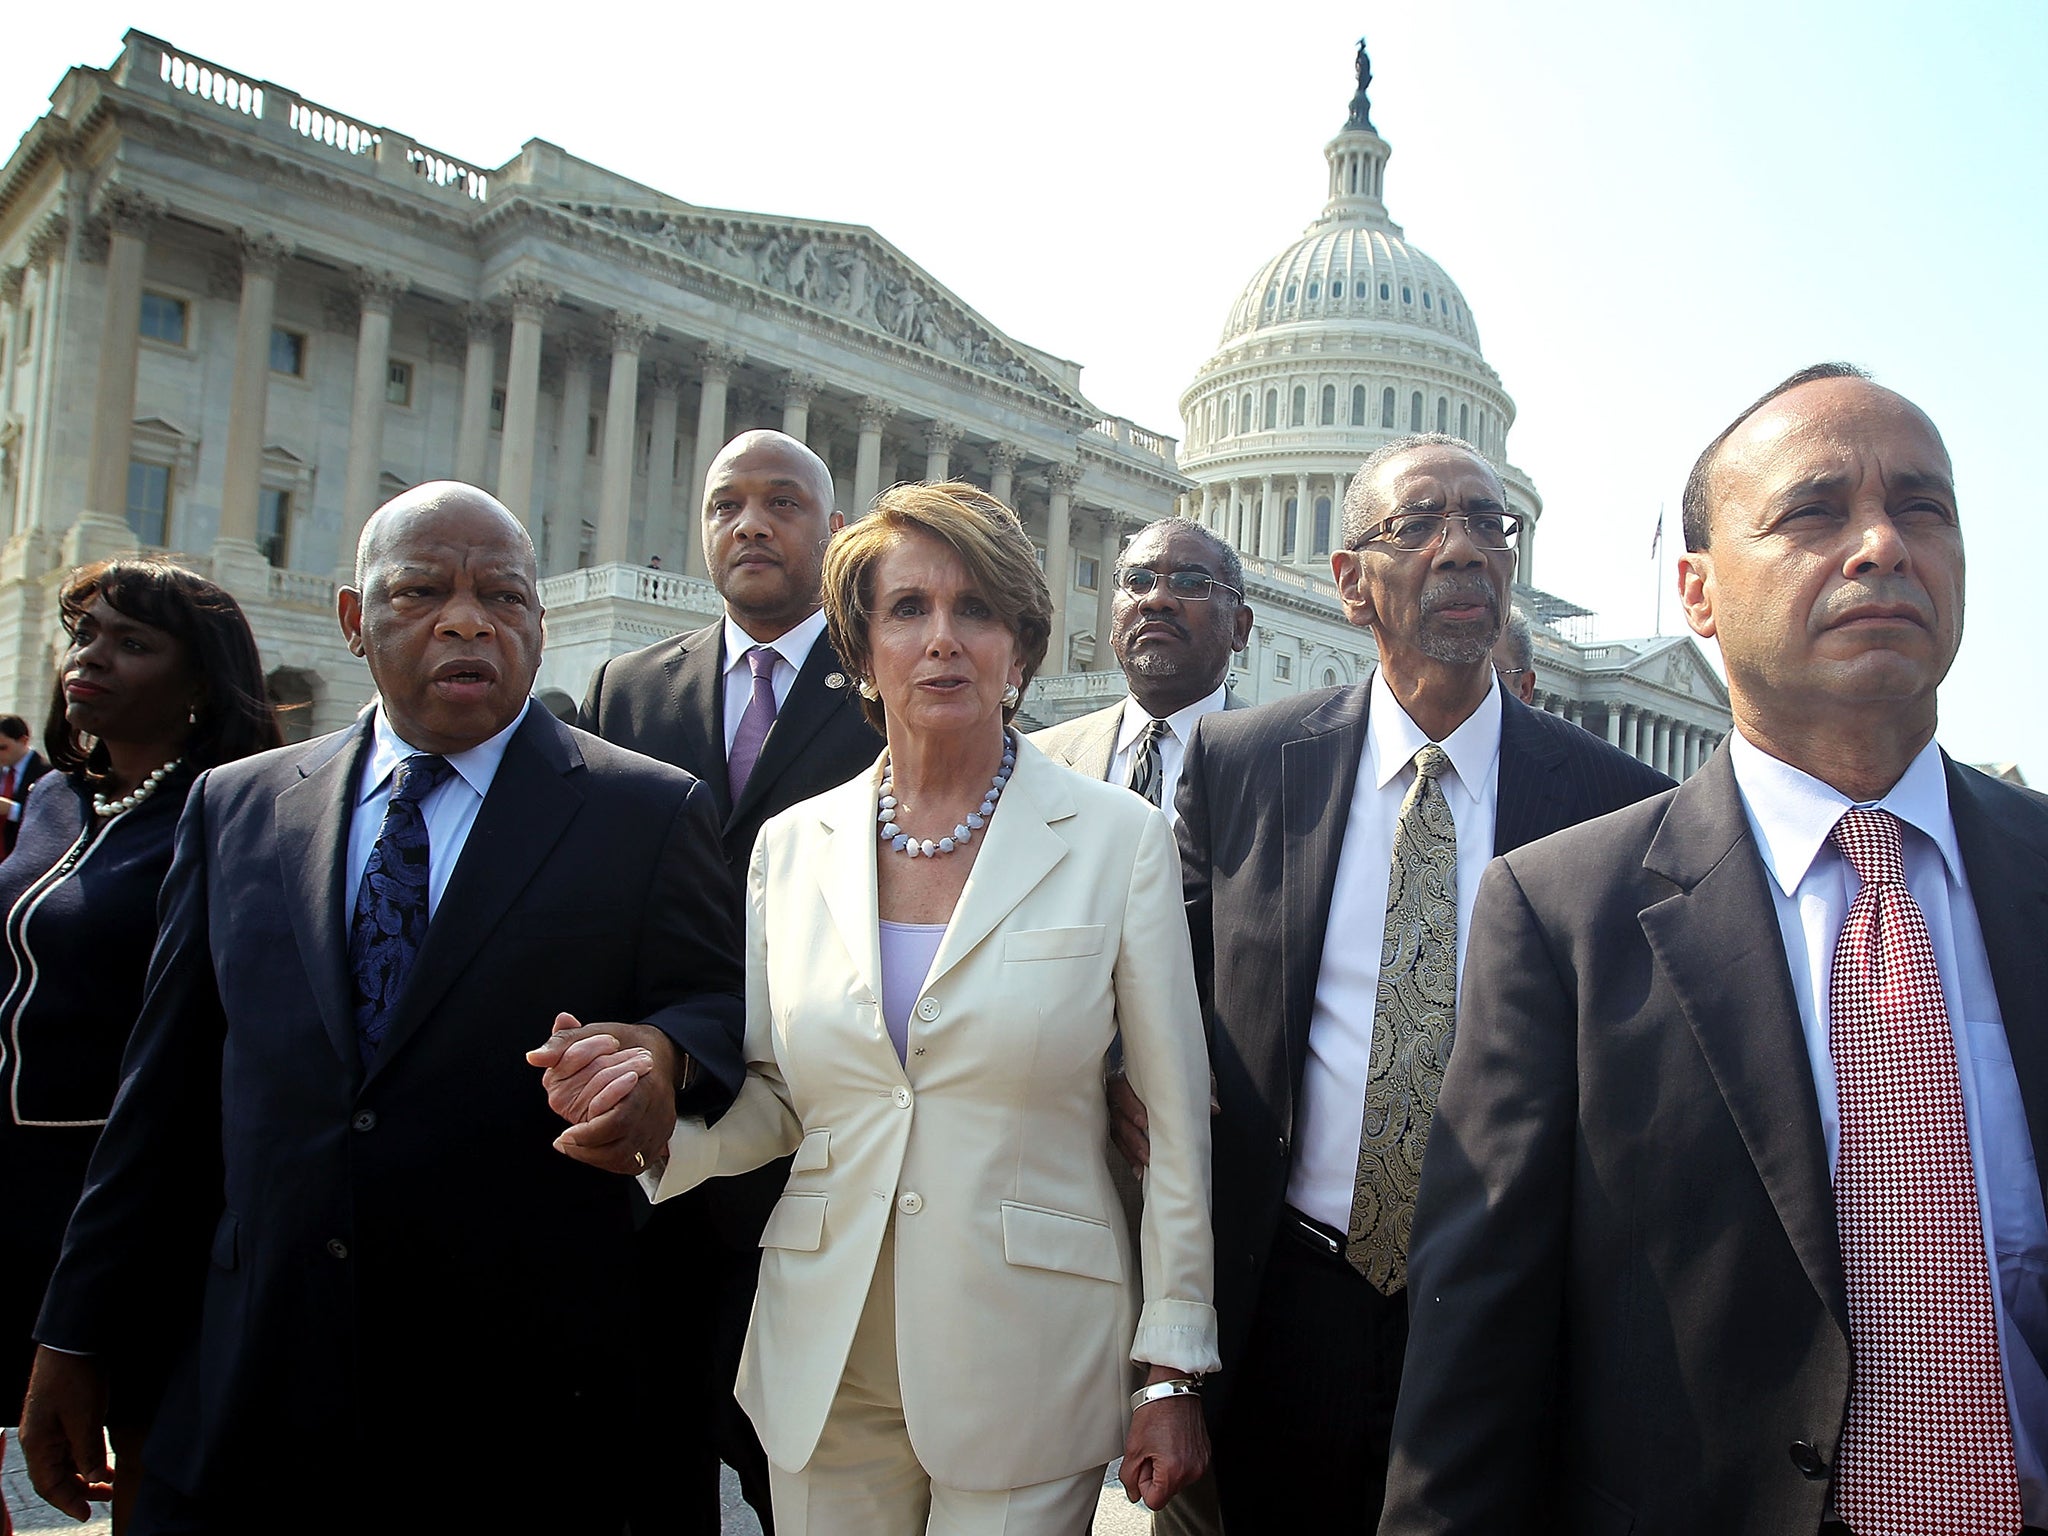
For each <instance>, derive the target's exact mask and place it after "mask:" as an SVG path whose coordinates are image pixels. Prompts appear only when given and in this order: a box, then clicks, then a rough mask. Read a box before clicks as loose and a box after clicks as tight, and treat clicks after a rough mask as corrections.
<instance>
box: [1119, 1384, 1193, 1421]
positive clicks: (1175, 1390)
mask: <svg viewBox="0 0 2048 1536" xmlns="http://www.w3.org/2000/svg"><path fill="white" fill-rule="evenodd" d="M1201 1395H1202V1384H1201V1382H1199V1381H1197V1380H1196V1379H1195V1378H1194V1377H1192V1376H1176V1377H1174V1378H1173V1379H1172V1380H1171V1381H1155V1382H1153V1383H1152V1385H1151V1386H1149V1387H1140V1388H1139V1389H1138V1390H1137V1391H1135V1392H1133V1393H1132V1394H1131V1412H1133V1413H1136V1412H1137V1411H1138V1410H1139V1409H1140V1408H1142V1407H1144V1406H1145V1405H1146V1404H1147V1403H1156V1402H1158V1401H1160V1400H1161V1399H1162V1398H1168V1397H1200V1396H1201Z"/></svg>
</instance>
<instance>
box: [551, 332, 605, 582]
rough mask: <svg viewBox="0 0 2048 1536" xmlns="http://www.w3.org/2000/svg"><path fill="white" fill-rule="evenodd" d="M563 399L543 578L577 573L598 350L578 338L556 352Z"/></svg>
mask: <svg viewBox="0 0 2048 1536" xmlns="http://www.w3.org/2000/svg"><path fill="white" fill-rule="evenodd" d="M558 353H559V361H560V363H561V368H562V397H561V400H560V402H559V404H558V407H557V415H556V417H555V492H554V494H553V495H552V496H550V497H549V498H548V507H547V518H546V533H545V536H544V538H543V540H542V548H541V552H540V570H541V574H542V575H543V576H559V575H560V574H561V573H562V572H564V571H573V570H575V569H576V556H577V554H578V553H579V550H580V547H581V545H582V543H583V527H582V524H583V472H584V469H585V467H586V466H587V464H588V462H589V459H590V363H591V359H592V358H593V357H595V356H596V355H597V349H596V347H595V346H593V345H592V343H591V341H590V338H589V337H587V336H581V335H578V334H576V333H574V332H571V333H570V334H569V335H567V336H564V337H563V338H562V342H561V346H560V348H559V349H558Z"/></svg>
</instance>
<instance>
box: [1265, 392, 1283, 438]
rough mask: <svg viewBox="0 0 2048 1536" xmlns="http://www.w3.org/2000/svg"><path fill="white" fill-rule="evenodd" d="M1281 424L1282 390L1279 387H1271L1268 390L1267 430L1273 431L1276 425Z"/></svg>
mask: <svg viewBox="0 0 2048 1536" xmlns="http://www.w3.org/2000/svg"><path fill="white" fill-rule="evenodd" d="M1279 425H1280V391H1279V390H1277V389H1269V390H1267V391H1266V422H1265V426H1266V430H1267V431H1268V432H1271V431H1272V430H1273V429H1274V428H1275V427H1277V426H1279Z"/></svg>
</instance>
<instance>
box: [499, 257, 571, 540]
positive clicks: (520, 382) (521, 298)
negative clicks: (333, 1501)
mask: <svg viewBox="0 0 2048 1536" xmlns="http://www.w3.org/2000/svg"><path fill="white" fill-rule="evenodd" d="M557 296H558V295H557V293H556V290H554V289H553V288H550V287H549V286H548V285H547V284H545V283H543V282H540V281H539V280H538V279H535V278H531V277H515V278H514V279H512V281H511V282H509V283H507V284H506V285H505V288H504V297H505V298H506V300H507V301H509V302H510V304H511V306H512V352H511V355H510V356H509V357H508V358H507V359H506V361H505V431H504V441H503V442H502V443H501V444H500V445H499V448H498V500H500V501H502V502H503V503H504V504H505V506H506V508H507V509H508V510H509V511H510V512H511V513H512V515H513V516H514V517H516V518H518V519H519V521H520V522H521V523H523V524H525V526H526V531H527V532H528V533H533V532H535V531H536V530H535V529H534V526H533V479H534V476H533V468H534V465H533V459H534V447H535V444H534V436H535V429H536V428H537V427H538V425H539V422H540V339H541V328H542V326H543V325H544V324H545V323H546V320H547V314H548V311H549V310H550V309H552V308H554V305H555V300H556V298H557ZM487 398H488V397H487ZM534 542H535V543H539V540H538V539H536V540H535V541H534Z"/></svg>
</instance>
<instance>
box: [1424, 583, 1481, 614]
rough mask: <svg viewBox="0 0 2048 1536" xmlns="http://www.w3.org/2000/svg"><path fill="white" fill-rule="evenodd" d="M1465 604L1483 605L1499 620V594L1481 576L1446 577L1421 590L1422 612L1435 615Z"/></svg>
mask: <svg viewBox="0 0 2048 1536" xmlns="http://www.w3.org/2000/svg"><path fill="white" fill-rule="evenodd" d="M1467 603H1484V604H1485V605H1486V611H1487V613H1488V614H1490V615H1491V616H1492V617H1493V618H1494V619H1495V620H1496V621H1498V620H1499V618H1500V594H1499V593H1498V592H1496V591H1494V589H1493V586H1492V584H1491V583H1489V582H1488V581H1487V580H1486V579H1485V578H1484V577H1482V576H1446V577H1445V578H1444V579H1443V580H1442V581H1439V582H1436V583H1435V584H1434V585H1431V586H1427V587H1424V588H1423V589H1422V611H1423V613H1425V614H1432V613H1437V612H1439V611H1441V610H1442V609H1445V608H1462V607H1464V606H1465V605H1466V604H1467Z"/></svg>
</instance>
